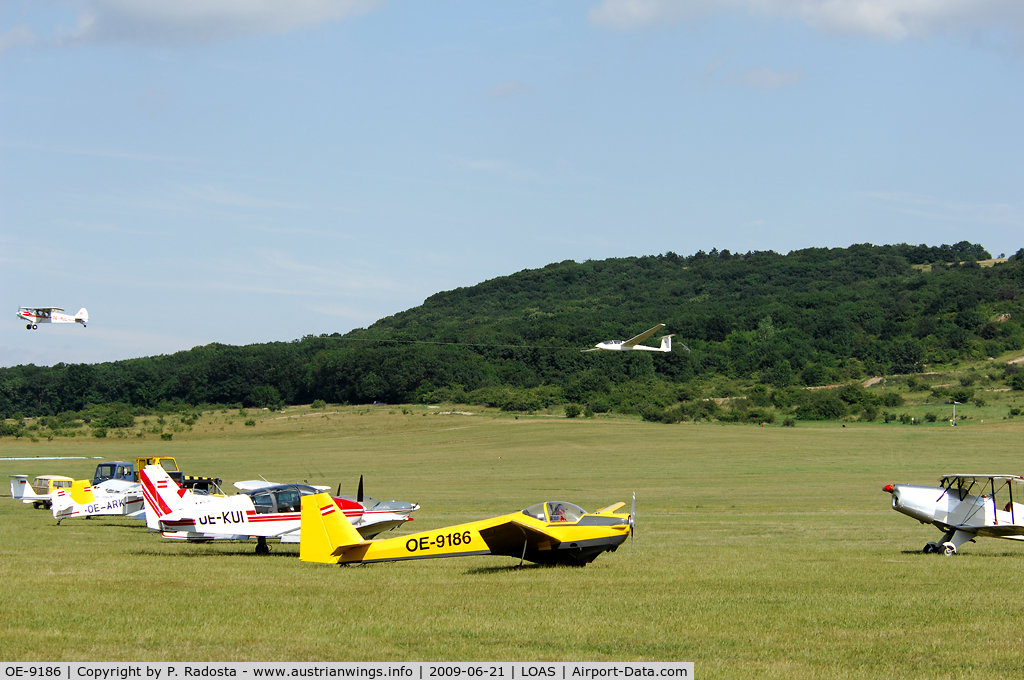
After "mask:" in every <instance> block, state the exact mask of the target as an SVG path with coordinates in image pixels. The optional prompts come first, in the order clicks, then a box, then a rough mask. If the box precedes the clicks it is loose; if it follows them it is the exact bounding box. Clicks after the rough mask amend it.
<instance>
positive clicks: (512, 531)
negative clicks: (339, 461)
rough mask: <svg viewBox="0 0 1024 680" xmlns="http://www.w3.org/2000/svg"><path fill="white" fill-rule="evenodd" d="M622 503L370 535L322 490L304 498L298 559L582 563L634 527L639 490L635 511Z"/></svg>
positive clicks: (560, 505) (562, 506)
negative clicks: (483, 558)
mask: <svg viewBox="0 0 1024 680" xmlns="http://www.w3.org/2000/svg"><path fill="white" fill-rule="evenodd" d="M624 505H625V503H616V504H614V505H610V506H608V507H607V508H603V509H601V510H598V511H597V512H593V513H588V512H587V511H586V510H584V509H583V508H581V507H580V506H578V505H574V504H573V503H567V502H565V501H553V502H547V503H538V504H536V505H531V506H530V507H528V508H526V509H525V510H523V511H521V512H514V513H511V514H508V515H502V516H501V517H494V518H492V519H485V520H480V521H478V522H469V523H467V524H459V525H457V526H452V527H445V528H443V529H433V530H431V531H424V532H422V533H418V534H409V535H406V536H398V537H396V538H386V539H381V540H378V541H368V540H365V539H364V538H363V537H362V536H360V535H359V533H358V532H357V531H355V530H354V529H353V528H352V526H351V525H349V523H348V522H343V521H342V520H341V518H340V513H339V512H338V508H337V507H336V506H335V504H334V503H333V502H332V499H331V497H330V496H328V495H327V494H317V495H313V496H305V497H303V499H302V540H301V542H300V546H299V559H301V560H302V561H304V562H319V563H323V564H352V563H371V562H395V561H400V560H422V559H432V558H437V557H465V556H469V555H505V556H508V557H517V558H519V560H520V566H522V562H523V560H529V561H530V562H536V563H539V564H552V565H554V564H563V565H572V566H584V565H586V564H589V563H590V562H593V561H594V559H595V558H596V557H597V556H598V555H600V554H601V553H603V552H605V551H608V552H614V551H615V550H616V549H617V548H618V547H619V546H620V545H622V543H623V542H624V541H625V540H626V536H627V535H632V533H633V526H634V518H635V516H636V494H634V495H633V509H632V511H631V512H630V514H628V515H623V514H616V513H615V511H616V510H618V509H619V508H621V507H622V506H624Z"/></svg>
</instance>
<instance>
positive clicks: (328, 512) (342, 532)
mask: <svg viewBox="0 0 1024 680" xmlns="http://www.w3.org/2000/svg"><path fill="white" fill-rule="evenodd" d="M300 526H301V533H300V537H301V538H300V540H299V559H300V560H302V561H303V562H320V563H322V564H336V563H337V562H338V554H337V553H338V550H339V548H349V547H352V546H354V545H359V544H360V543H363V542H364V541H363V537H362V536H360V535H359V532H358V531H356V530H355V527H353V526H352V523H351V522H349V521H348V519H346V518H345V515H344V513H342V512H341V510H340V509H339V508H338V506H337V504H335V502H334V499H333V498H331V496H330V494H326V493H318V494H316V495H313V496H303V497H302V520H301V525H300Z"/></svg>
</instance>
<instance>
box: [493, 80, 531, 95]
mask: <svg viewBox="0 0 1024 680" xmlns="http://www.w3.org/2000/svg"><path fill="white" fill-rule="evenodd" d="M529 91H530V86H529V85H527V84H526V83H524V82H523V81H521V80H509V81H508V82H505V83H502V84H501V85H498V86H497V87H492V88H491V89H490V90H488V91H487V96H488V97H516V96H519V95H523V94H526V93H527V92H529Z"/></svg>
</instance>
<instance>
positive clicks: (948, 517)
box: [882, 475, 1024, 555]
mask: <svg viewBox="0 0 1024 680" xmlns="http://www.w3.org/2000/svg"><path fill="white" fill-rule="evenodd" d="M1014 488H1016V489H1017V494H1016V496H1017V497H1016V498H1014V493H1013V490H1014ZM882 490H883V491H885V492H886V493H889V494H892V509H893V510H895V511H896V512H900V513H903V514H904V515H907V516H909V517H913V518H914V519H916V520H917V521H919V522H921V524H932V525H934V526H936V527H937V528H938V529H939V530H940V531H942V532H943V535H942V541H941V542H929V543H927V544H925V546H924V549H923V551H922V552H925V553H939V552H941V553H943V554H945V555H956V554H957V551H958V550H959V549H960V546H962V545H963V544H964V543H968V542H971V541H973V540H974V539H975V537H977V536H984V537H986V538H1006V539H1010V540H1012V541H1024V504H1022V503H1021V502H1020V501H1022V500H1024V477H1021V476H1020V475H943V476H942V477H941V478H940V479H939V486H937V487H935V486H915V485H912V484H886V485H885V487H883V489H882ZM972 491H973V492H974V493H971V492H972ZM997 494H999V499H998V500H996V495H997ZM1004 499H1005V501H1006V502H1005V503H1004V502H1003V501H1004ZM1018 518H1019V519H1020V521H1019V522H1018V521H1017V520H1018Z"/></svg>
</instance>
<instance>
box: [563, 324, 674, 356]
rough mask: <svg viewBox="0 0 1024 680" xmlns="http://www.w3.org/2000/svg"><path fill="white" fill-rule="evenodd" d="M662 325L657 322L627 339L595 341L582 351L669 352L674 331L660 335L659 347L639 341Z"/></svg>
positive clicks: (662, 326)
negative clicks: (590, 346)
mask: <svg viewBox="0 0 1024 680" xmlns="http://www.w3.org/2000/svg"><path fill="white" fill-rule="evenodd" d="M664 327H665V324H663V323H659V324H658V325H657V326H655V327H654V328H649V329H647V330H646V331H644V332H643V333H641V334H640V335H637V336H636V337H633V338H630V339H629V340H605V341H604V342H599V343H597V344H596V345H594V346H593V348H591V349H585V350H583V351H584V352H600V351H606V352H623V351H626V350H642V351H644V352H671V351H672V335H674V333H673V334H672V335H663V336H661V347H648V346H646V345H641V344H640V343H641V342H643V341H644V340H646V339H647V338H649V337H651V336H652V335H654V334H655V333H657V332H658V331H660V330H661V329H662V328H664Z"/></svg>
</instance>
